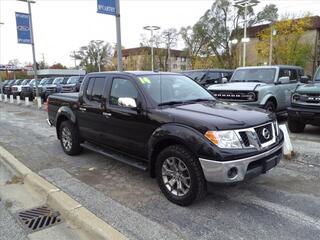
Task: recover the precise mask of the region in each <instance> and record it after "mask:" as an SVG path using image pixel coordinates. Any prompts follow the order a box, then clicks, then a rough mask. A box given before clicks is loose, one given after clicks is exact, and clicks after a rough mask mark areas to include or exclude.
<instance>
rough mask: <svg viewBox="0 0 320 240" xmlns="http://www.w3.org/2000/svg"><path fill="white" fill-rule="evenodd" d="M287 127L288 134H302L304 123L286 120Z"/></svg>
mask: <svg viewBox="0 0 320 240" xmlns="http://www.w3.org/2000/svg"><path fill="white" fill-rule="evenodd" d="M288 127H289V130H290V132H292V133H302V132H303V130H304V128H305V127H306V124H305V123H302V122H299V121H297V120H295V119H292V118H290V116H289V118H288Z"/></svg>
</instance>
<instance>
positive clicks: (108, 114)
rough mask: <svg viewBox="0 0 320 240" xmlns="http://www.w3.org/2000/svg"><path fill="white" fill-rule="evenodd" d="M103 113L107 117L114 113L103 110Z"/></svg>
mask: <svg viewBox="0 0 320 240" xmlns="http://www.w3.org/2000/svg"><path fill="white" fill-rule="evenodd" d="M102 115H103V116H106V117H111V116H112V113H107V112H103V113H102Z"/></svg>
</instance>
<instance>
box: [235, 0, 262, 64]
mask: <svg viewBox="0 0 320 240" xmlns="http://www.w3.org/2000/svg"><path fill="white" fill-rule="evenodd" d="M259 3H260V1H259V0H240V1H239V0H236V1H235V4H234V5H233V6H235V7H237V8H244V31H243V38H242V40H241V42H242V43H243V66H244V67H245V66H246V57H247V43H248V42H249V41H250V39H249V38H247V26H248V20H247V14H248V7H254V6H256V5H258V4H259Z"/></svg>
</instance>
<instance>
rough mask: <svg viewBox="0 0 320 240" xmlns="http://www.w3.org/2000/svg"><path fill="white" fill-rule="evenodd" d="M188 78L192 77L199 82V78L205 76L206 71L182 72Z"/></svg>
mask: <svg viewBox="0 0 320 240" xmlns="http://www.w3.org/2000/svg"><path fill="white" fill-rule="evenodd" d="M184 74H185V75H187V76H188V77H189V78H192V79H193V80H194V81H197V82H201V80H202V79H203V78H204V77H205V75H206V72H203V71H201V72H186V73H184Z"/></svg>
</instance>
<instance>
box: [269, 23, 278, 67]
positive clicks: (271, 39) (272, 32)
mask: <svg viewBox="0 0 320 240" xmlns="http://www.w3.org/2000/svg"><path fill="white" fill-rule="evenodd" d="M270 28H271V33H270V47H269V65H270V66H271V65H272V52H273V35H276V34H275V29H274V27H273V21H272V22H271V23H270Z"/></svg>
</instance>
